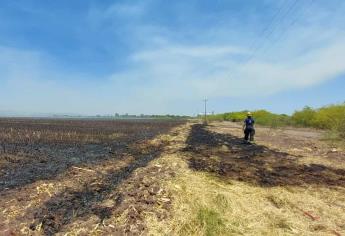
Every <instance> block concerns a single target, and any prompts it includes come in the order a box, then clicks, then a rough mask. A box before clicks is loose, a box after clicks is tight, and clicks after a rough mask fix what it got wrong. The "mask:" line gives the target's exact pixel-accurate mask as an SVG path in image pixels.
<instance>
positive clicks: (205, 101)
mask: <svg viewBox="0 0 345 236" xmlns="http://www.w3.org/2000/svg"><path fill="white" fill-rule="evenodd" d="M203 101H204V103H205V121H204V123H205V124H207V101H208V100H207V98H205V99H204V100H203Z"/></svg>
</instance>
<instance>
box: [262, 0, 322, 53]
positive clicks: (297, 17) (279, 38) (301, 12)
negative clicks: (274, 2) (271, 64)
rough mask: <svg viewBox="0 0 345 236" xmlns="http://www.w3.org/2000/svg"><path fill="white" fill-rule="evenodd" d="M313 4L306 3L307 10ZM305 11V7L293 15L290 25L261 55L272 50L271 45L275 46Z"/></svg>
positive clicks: (311, 2) (312, 0) (313, 0)
mask: <svg viewBox="0 0 345 236" xmlns="http://www.w3.org/2000/svg"><path fill="white" fill-rule="evenodd" d="M314 2H315V0H311V1H310V2H309V3H308V4H309V8H310V6H311V5H312V4H313V3H314ZM307 9H308V8H307V7H304V8H303V10H302V11H300V14H298V15H297V14H296V15H295V18H294V19H293V20H292V21H291V22H290V24H288V25H287V27H286V28H285V30H283V31H281V34H280V35H279V36H278V37H277V38H276V39H275V40H274V41H272V42H271V43H270V45H269V46H270V47H268V48H267V49H266V50H264V52H263V54H262V55H265V54H266V53H267V52H268V51H269V49H270V48H272V45H274V44H276V43H277V42H278V41H279V40H281V39H282V38H283V37H284V36H285V35H286V33H287V32H288V31H289V29H290V28H291V27H292V26H294V25H295V24H296V23H297V21H298V19H299V18H300V16H302V15H303V14H304V13H305V12H306V10H307Z"/></svg>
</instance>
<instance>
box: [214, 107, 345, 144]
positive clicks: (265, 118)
mask: <svg viewBox="0 0 345 236" xmlns="http://www.w3.org/2000/svg"><path fill="white" fill-rule="evenodd" d="M246 114H247V111H239V112H228V113H223V114H216V115H210V116H208V120H209V121H233V122H239V121H243V120H244V119H245V118H246ZM252 114H253V117H254V119H255V121H256V123H257V124H260V125H266V126H270V127H280V126H297V127H312V128H318V129H325V130H329V131H331V133H332V136H335V137H337V138H342V139H345V103H342V104H337V105H329V106H324V107H321V108H318V109H313V108H311V107H308V106H306V107H305V108H303V109H302V110H300V111H296V112H294V113H293V114H292V116H289V115H286V114H274V113H272V112H269V111H266V110H257V111H253V112H252Z"/></svg>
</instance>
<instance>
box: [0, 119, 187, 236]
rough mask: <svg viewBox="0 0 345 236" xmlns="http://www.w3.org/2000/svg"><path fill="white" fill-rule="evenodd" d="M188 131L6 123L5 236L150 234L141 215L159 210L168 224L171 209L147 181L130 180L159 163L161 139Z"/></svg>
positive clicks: (139, 125) (129, 124) (0, 225)
mask: <svg viewBox="0 0 345 236" xmlns="http://www.w3.org/2000/svg"><path fill="white" fill-rule="evenodd" d="M182 123H183V121H164V120H136V121H134V120H133V121H125V120H123V121H111V120H53V119H1V120H0V234H8V235H11V234H12V235H17V234H18V235H21V234H31V235H53V234H57V233H61V234H63V233H66V232H75V233H79V234H82V233H86V232H91V231H93V230H99V229H101V230H100V231H98V232H103V233H105V234H107V232H108V233H109V232H117V233H118V234H121V233H126V232H134V233H135V232H143V231H145V225H144V223H143V222H142V219H141V218H142V216H141V212H144V211H145V210H147V211H150V209H149V208H150V207H151V206H153V205H157V206H159V207H158V208H160V209H162V210H161V211H160V212H159V211H157V210H156V211H155V212H153V214H157V215H158V217H166V214H167V213H166V212H165V210H167V209H168V208H169V203H168V202H169V201H164V200H163V201H159V200H158V197H157V196H158V195H159V196H160V199H166V198H164V194H165V192H164V191H163V190H162V189H161V188H160V186H159V183H156V182H155V181H154V180H152V179H150V176H149V175H147V174H145V175H144V174H141V175H140V173H139V174H136V175H135V177H132V178H131V179H130V178H129V176H131V174H132V173H133V172H134V171H135V170H136V169H137V168H138V167H142V166H146V165H147V164H148V163H149V162H150V161H152V160H153V159H155V158H156V157H158V156H159V155H160V153H161V151H162V150H163V148H164V146H165V143H164V142H163V141H155V138H156V137H158V136H159V135H161V134H165V133H167V132H168V131H170V130H171V129H173V128H174V127H176V126H178V125H180V124H182ZM158 172H159V173H158ZM150 173H152V175H155V176H156V177H159V175H160V174H161V175H162V176H161V178H164V177H167V176H169V175H173V173H171V172H169V170H165V171H162V170H161V168H158V167H152V168H151V169H150ZM110 218H112V219H116V220H114V221H111V223H109V222H108V223H107V224H106V223H105V220H107V219H110ZM117 219H118V222H117ZM105 226H106V227H105ZM102 227H103V228H102Z"/></svg>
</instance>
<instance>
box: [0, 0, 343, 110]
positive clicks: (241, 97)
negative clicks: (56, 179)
mask: <svg viewBox="0 0 345 236" xmlns="http://www.w3.org/2000/svg"><path fill="white" fill-rule="evenodd" d="M344 25H345V2H344V1H342V0H330V1H323V0H260V1H259V0H251V1H250V0H247V1H242V0H212V1H211V0H208V1H206V0H198V1H197V0H188V1H186V0H175V1H158V0H147V1H129V0H128V1H110V0H102V1H95V0H73V1H70V0H59V1H55V0H44V1H43V0H41V1H39V0H16V1H13V0H2V1H1V2H0V111H13V112H19V113H25V114H27V113H73V114H85V115H87V114H88V115H93V114H113V113H115V112H118V113H131V114H140V113H145V114H152V113H156V114H166V113H170V114H188V115H192V114H196V113H199V112H202V110H203V103H202V99H203V98H204V97H207V98H208V99H209V110H210V111H211V110H212V111H215V112H225V111H232V110H242V109H251V110H254V109H260V108H265V109H269V110H271V111H274V112H278V113H291V112H293V111H294V110H296V109H300V108H302V107H303V106H305V105H310V106H313V107H319V106H322V105H327V104H331V103H339V102H343V101H345V96H344V94H345V60H344V59H345V27H344Z"/></svg>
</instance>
